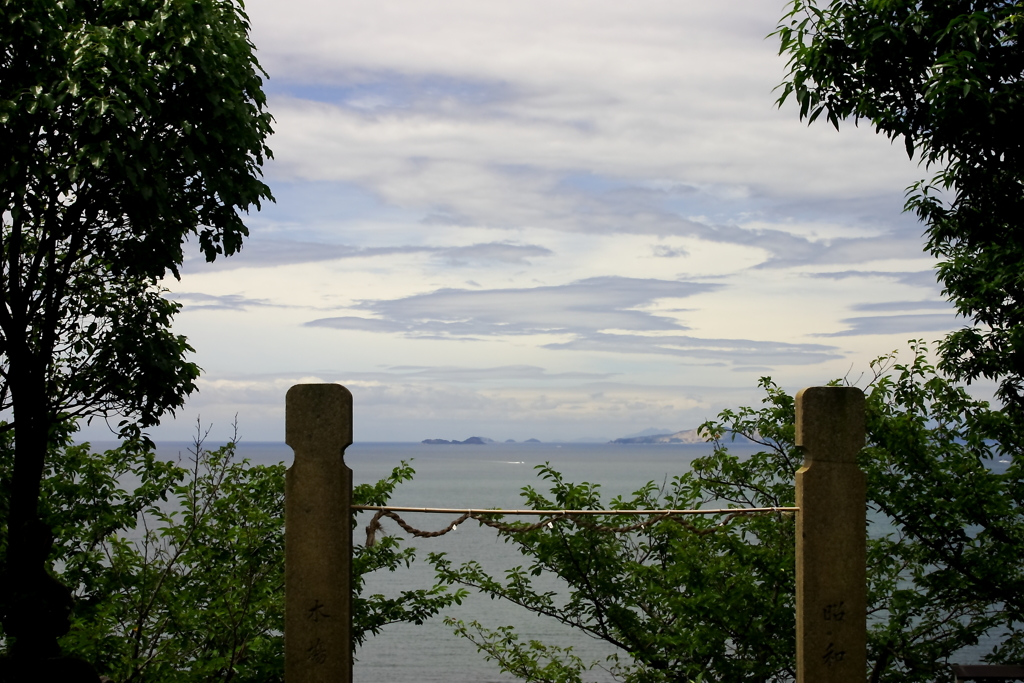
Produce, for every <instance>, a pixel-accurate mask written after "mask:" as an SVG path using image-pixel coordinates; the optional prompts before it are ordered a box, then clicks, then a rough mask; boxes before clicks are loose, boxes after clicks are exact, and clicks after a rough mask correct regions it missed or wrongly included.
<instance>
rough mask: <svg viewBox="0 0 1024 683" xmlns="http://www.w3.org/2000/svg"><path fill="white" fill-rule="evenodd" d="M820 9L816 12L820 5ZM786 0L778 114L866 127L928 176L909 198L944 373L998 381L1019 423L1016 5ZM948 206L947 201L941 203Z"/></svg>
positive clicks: (1023, 72) (1023, 64)
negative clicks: (936, 294) (934, 262)
mask: <svg viewBox="0 0 1024 683" xmlns="http://www.w3.org/2000/svg"><path fill="white" fill-rule="evenodd" d="M819 4H821V5H822V6H819ZM824 5H825V3H819V2H817V1H816V0H792V1H791V2H790V3H789V12H788V13H787V14H786V15H785V17H783V20H782V21H781V22H780V24H779V26H778V29H777V31H776V35H778V36H779V38H780V41H781V47H780V54H786V55H788V56H789V69H790V72H789V76H788V79H787V80H786V82H785V83H783V84H782V86H781V88H782V93H781V96H780V97H779V104H780V105H781V104H782V103H783V102H785V101H786V100H787V99H789V98H790V97H792V98H793V99H795V100H796V102H797V104H798V105H799V107H800V116H801V118H806V119H808V120H809V121H811V122H813V121H814V120H816V119H817V118H819V117H820V116H824V117H825V118H826V119H827V120H828V121H829V122H831V123H832V125H834V126H835V127H836V128H838V127H839V124H840V121H843V120H846V119H850V118H852V119H854V121H855V122H856V121H859V120H860V119H865V120H867V121H870V122H871V124H872V125H874V126H875V128H876V129H877V130H878V131H879V132H881V133H884V134H885V135H887V136H888V137H889V138H890V139H893V140H896V139H902V141H903V143H904V144H905V146H906V150H907V154H908V155H910V156H911V157H914V156H915V155H916V156H917V157H918V159H920V160H921V161H922V162H923V163H924V164H925V165H926V166H935V167H937V168H938V171H937V173H936V175H935V176H934V177H933V178H932V179H931V180H930V181H921V182H919V183H917V184H916V185H914V186H912V187H911V188H910V189H909V191H908V201H907V209H909V210H913V211H915V212H916V213H917V215H918V216H919V217H920V218H921V219H922V220H923V221H924V223H925V225H926V226H927V228H926V235H927V243H926V248H927V250H928V251H929V252H930V253H931V254H932V255H934V256H935V257H937V258H938V259H939V266H938V278H939V281H940V282H942V284H943V287H944V290H943V292H944V294H946V295H948V296H949V298H950V300H951V301H953V303H954V304H955V306H956V309H957V312H958V313H960V314H961V315H962V316H964V317H965V318H968V319H971V320H973V322H974V325H973V326H971V327H965V328H963V329H960V330H958V331H956V332H954V333H952V334H951V335H949V336H948V337H947V338H946V340H945V341H944V342H943V344H942V346H941V351H942V354H943V361H942V368H943V369H944V370H945V371H947V372H949V373H950V374H951V375H952V376H954V377H956V378H958V379H962V380H966V381H968V382H971V381H974V380H977V379H978V378H981V377H986V378H989V379H996V380H998V381H999V391H998V397H999V399H1000V400H1001V401H1002V402H1004V403H1005V405H1006V408H1007V410H1008V412H1009V413H1010V414H1011V415H1013V416H1016V417H1017V418H1018V419H1019V421H1021V423H1022V424H1024V278H1022V276H1021V272H1022V266H1024V225H1022V223H1021V216H1022V215H1024V129H1022V128H1021V126H1020V118H1021V113H1022V111H1024V50H1022V46H1021V44H1020V30H1021V27H1022V26H1024V6H1022V5H1021V3H1020V2H1019V0H924V1H923V2H922V1H918V0H914V1H911V0H832V1H831V2H829V3H828V4H827V6H824ZM946 197H948V198H949V201H944V199H945V198H946Z"/></svg>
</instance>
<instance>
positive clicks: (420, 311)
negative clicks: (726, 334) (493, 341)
mask: <svg viewBox="0 0 1024 683" xmlns="http://www.w3.org/2000/svg"><path fill="white" fill-rule="evenodd" d="M720 288H721V285H717V284H704V283H695V282H676V281H671V280H653V279H639V278H625V277H607V276H606V277H595V278H588V279H585V280H580V281H578V282H574V283H571V284H567V285H557V286H547V287H532V288H520V289H490V290H467V289H441V290H437V291H435V292H430V293H428V294H418V295H414V296H409V297H403V298H400V299H391V300H380V301H370V302H364V303H362V304H360V305H359V306H358V308H363V309H365V310H367V311H368V312H371V313H373V314H375V315H377V316H378V317H376V318H358V317H352V316H345V317H338V318H321V319H319V320H313V321H310V322H308V323H306V325H308V326H311V327H331V328H335V329H364V330H373V331H379V332H394V331H398V330H402V331H404V332H406V333H407V334H408V335H410V336H421V335H440V336H456V335H473V336H476V337H485V336H501V337H505V336H510V335H536V334H580V333H591V332H596V331H598V330H603V329H627V330H634V331H637V332H641V331H682V330H685V329H686V326H685V325H682V324H681V323H679V322H678V321H677V320H676V319H675V318H670V317H666V316H661V315H656V314H654V313H650V312H647V311H641V310H636V308H637V307H639V306H642V305H646V304H650V303H651V302H654V301H657V300H659V299H669V298H683V297H689V296H693V295H695V294H700V293H704V292H710V291H715V290H717V289H720Z"/></svg>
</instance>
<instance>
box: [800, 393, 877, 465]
mask: <svg viewBox="0 0 1024 683" xmlns="http://www.w3.org/2000/svg"><path fill="white" fill-rule="evenodd" d="M796 405H797V409H796V445H797V446H802V447H803V449H804V457H805V458H807V460H816V461H819V462H838V463H855V462H856V461H857V453H859V452H860V449H861V448H863V447H864V392H863V391H861V390H860V389H858V388H857V387H808V388H806V389H801V390H800V391H799V392H798V393H797V395H796Z"/></svg>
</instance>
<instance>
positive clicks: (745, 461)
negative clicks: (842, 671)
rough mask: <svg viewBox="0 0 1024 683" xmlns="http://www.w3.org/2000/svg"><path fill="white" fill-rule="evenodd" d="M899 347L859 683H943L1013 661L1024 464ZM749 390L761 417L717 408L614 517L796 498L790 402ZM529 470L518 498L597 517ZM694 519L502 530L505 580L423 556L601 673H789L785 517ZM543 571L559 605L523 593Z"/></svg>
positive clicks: (885, 389) (918, 353) (877, 384)
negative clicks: (579, 639)
mask: <svg viewBox="0 0 1024 683" xmlns="http://www.w3.org/2000/svg"><path fill="white" fill-rule="evenodd" d="M912 354H913V359H912V360H911V362H909V363H905V364H904V363H899V362H898V359H897V358H896V357H895V355H889V356H884V357H882V358H880V359H879V360H877V361H876V362H875V363H874V364H873V368H874V374H873V377H872V379H871V380H870V382H869V383H868V386H867V387H866V393H867V398H868V400H867V409H868V414H867V418H868V419H867V427H868V447H867V448H865V450H864V451H863V452H862V454H861V456H860V458H859V463H860V465H861V467H862V468H863V469H864V470H865V472H866V473H867V479H868V503H869V517H868V519H869V527H868V530H867V533H868V567H867V570H868V572H867V575H868V610H869V633H868V667H869V668H868V671H866V672H865V676H866V678H867V679H868V680H869V681H871V682H872V683H882V682H884V683H897V682H898V683H904V682H909V683H926V682H930V681H934V680H938V678H939V677H942V676H944V675H948V669H947V661H948V659H949V657H950V655H951V654H952V653H954V652H956V651H958V650H960V649H961V648H963V647H965V646H969V645H975V644H977V643H978V641H979V639H980V638H981V637H983V636H985V635H987V634H989V635H991V634H1004V635H1006V636H1007V637H1006V639H1005V641H1004V642H1003V643H1002V644H1001V645H1000V646H998V648H997V649H996V650H995V651H994V652H992V653H990V654H989V655H988V659H989V661H992V662H1014V661H1020V659H1021V658H1022V656H1024V638H1022V634H1021V632H1020V630H1019V628H1018V627H1017V625H1019V624H1020V623H1021V621H1022V619H1021V600H1020V593H1019V592H1018V593H1017V594H1016V595H1014V596H1011V597H1012V599H1011V600H1007V599H1006V593H1005V592H1004V590H1003V589H1004V587H1006V586H1012V587H1016V588H1018V589H1019V588H1020V587H1021V586H1022V581H1024V570H1022V569H1021V567H1020V562H1019V557H1020V555H1021V551H1022V549H1024V515H1022V514H1021V512H1020V507H1019V501H1020V499H1021V497H1022V496H1024V472H1022V470H1021V466H1020V464H1019V463H1012V464H1009V465H1008V466H1007V467H1006V468H1005V471H1001V470H1003V469H1004V468H1003V465H1005V464H1006V463H999V462H997V461H998V458H999V455H1000V448H1001V447H1000V444H999V443H998V442H996V441H994V440H993V439H992V438H991V434H992V433H993V432H992V429H995V431H996V432H998V431H999V428H1000V425H1002V424H1004V423H1005V422H1006V421H1007V418H1006V416H1005V414H1003V413H1001V412H999V411H994V410H992V409H991V408H990V407H989V406H988V405H987V404H986V403H985V402H983V401H977V400H975V399H972V398H971V397H970V396H969V395H968V394H967V393H966V392H965V391H964V389H963V387H960V386H958V385H956V384H955V383H952V382H950V381H949V380H948V379H946V378H944V377H943V376H941V375H940V374H938V373H936V371H935V369H934V368H933V367H932V366H931V365H929V363H928V360H927V357H928V352H927V349H926V348H925V347H924V346H923V345H920V344H915V345H914V347H913V349H912ZM761 384H762V387H763V389H764V390H765V393H766V396H765V399H764V404H763V406H762V407H760V408H740V409H737V410H726V411H723V412H722V413H721V414H720V415H719V417H718V419H716V420H711V421H709V422H707V423H705V424H704V425H702V427H701V429H702V431H703V433H704V434H705V435H707V436H708V437H709V438H710V439H711V440H712V442H713V446H714V452H713V453H712V454H711V455H709V456H704V457H700V458H697V459H696V460H694V461H693V463H692V466H691V470H690V471H689V472H687V473H685V474H683V475H680V476H678V477H675V478H673V479H672V481H671V482H670V483H668V484H666V485H665V486H662V487H657V486H655V485H654V484H653V483H652V484H648V485H647V486H646V487H644V488H643V489H641V490H640V491H637V492H636V493H635V494H634V496H633V498H632V499H631V500H622V499H616V500H613V501H612V502H611V506H610V507H612V508H648V509H649V508H651V507H668V506H671V507H676V508H684V507H697V506H701V505H709V504H710V505H711V506H714V507H720V506H721V505H722V504H728V505H730V506H738V507H755V506H756V507H773V506H790V505H792V504H793V499H794V477H795V474H796V470H797V469H798V468H799V467H800V466H801V464H802V460H803V456H802V454H801V453H800V450H799V449H798V448H796V446H795V444H794V433H795V429H794V422H795V402H794V399H793V397H792V396H790V395H789V394H787V393H786V392H785V391H783V390H782V389H780V388H779V387H778V386H777V385H776V384H774V383H773V382H772V381H771V380H770V379H769V378H763V379H762V382H761ZM740 437H742V438H744V439H748V440H750V441H752V442H754V443H756V444H757V445H758V446H759V447H760V450H759V452H757V453H755V454H753V455H751V456H749V457H739V456H737V455H735V454H733V453H731V452H730V451H729V448H728V442H729V441H730V440H731V439H734V438H740ZM540 473H541V476H543V477H544V478H545V479H546V480H547V481H548V482H549V483H550V485H551V489H552V493H551V496H550V498H548V497H544V496H540V495H539V494H537V493H536V491H534V490H533V489H526V490H524V494H523V495H524V497H525V498H526V499H527V501H528V502H529V504H530V505H531V506H534V507H535V508H538V509H564V508H590V509H595V508H601V507H602V504H601V501H600V499H599V496H598V493H599V489H598V487H597V486H596V485H593V484H578V485H577V484H571V483H568V482H565V481H564V480H563V479H562V478H561V476H560V475H558V474H557V473H556V472H554V471H552V470H551V469H550V467H542V468H541V469H540ZM1014 501H1017V504H1015V503H1014ZM588 520H589V517H588ZM598 524H599V525H604V526H605V527H607V526H614V525H617V524H621V521H618V520H615V518H606V519H601V520H600V521H599V522H598ZM692 525H693V526H692V528H687V527H685V526H683V525H680V524H679V523H678V522H675V521H671V520H668V519H665V520H660V521H659V520H653V521H651V522H650V523H649V524H647V525H646V526H644V527H640V528H634V529H632V530H631V531H630V532H628V533H623V534H612V533H609V532H608V531H607V529H601V528H597V527H595V526H594V524H591V523H590V522H589V521H587V520H578V521H573V522H567V521H562V522H558V523H555V524H553V525H552V526H551V527H547V526H541V527H539V528H537V529H533V530H529V531H523V532H511V533H507V532H502V534H501V535H502V537H503V538H504V540H505V541H506V542H509V543H515V544H516V545H518V546H519V549H520V551H521V552H522V553H523V555H524V556H525V557H527V558H528V562H529V565H528V566H526V567H516V568H513V569H511V570H509V571H508V572H507V573H506V576H505V577H504V580H502V579H499V578H495V577H493V576H490V575H489V574H487V573H486V572H484V571H483V570H482V569H481V567H480V566H479V565H478V564H476V563H474V562H468V563H465V564H463V565H462V566H461V567H455V566H453V565H452V564H451V562H450V561H449V560H447V558H445V557H444V556H443V555H436V556H434V557H433V558H432V560H433V562H434V563H435V566H436V567H437V569H438V572H439V577H440V578H441V579H442V580H443V581H446V582H449V583H453V584H462V585H467V586H473V587H476V588H478V589H479V590H482V591H483V592H485V593H487V594H489V595H491V596H492V597H496V598H502V599H506V600H510V601H512V602H513V603H515V604H518V605H521V606H522V607H524V608H526V609H528V610H530V611H533V612H535V613H538V614H545V615H547V616H550V617H553V618H555V619H558V620H559V621H561V622H563V623H565V624H568V625H570V626H574V627H575V628H578V629H580V630H582V631H583V632H585V633H588V634H590V635H591V636H593V637H597V638H601V639H603V640H605V641H607V642H609V643H611V644H613V645H615V646H616V647H618V648H620V650H621V654H622V656H621V657H620V661H617V662H614V663H613V665H612V666H613V669H614V670H615V671H616V673H618V674H619V675H620V676H621V677H622V678H623V679H624V680H626V681H631V682H635V683H653V682H655V681H666V682H667V681H696V680H701V681H704V682H707V683H710V682H712V681H722V682H729V683H733V682H736V681H750V682H755V681H756V682H767V681H772V682H776V681H778V682H781V681H791V680H792V679H793V677H794V670H793V667H794V660H795V623H794V621H793V611H794V607H795V604H794V603H795V594H794V571H795V557H794V552H795V548H794V546H795V539H794V536H793V534H794V524H793V520H792V518H791V517H786V516H782V515H765V516H756V517H733V518H732V519H724V520H723V519H719V520H711V519H707V518H702V519H697V520H694V521H693V522H692ZM716 525H717V526H716ZM520 526H521V527H523V526H526V525H520ZM544 574H547V575H553V576H554V577H557V578H558V579H560V580H561V581H562V582H563V583H564V585H565V586H566V589H567V596H558V595H554V594H552V593H550V592H547V591H541V590H537V589H535V588H534V586H533V584H532V577H534V576H539V575H544ZM985 586H988V587H989V590H986V591H979V590H978V588H979V587H985ZM452 624H453V625H455V626H456V633H458V634H460V635H462V636H463V637H467V638H469V639H470V640H472V641H473V642H474V643H476V644H477V646H478V648H480V649H481V650H482V651H483V652H485V653H486V654H487V656H489V657H491V658H493V659H496V660H497V661H498V662H499V665H500V666H501V667H502V668H503V670H505V671H509V672H511V673H513V674H515V675H517V676H519V677H520V678H522V679H524V680H527V681H538V682H550V683H572V682H574V681H576V682H578V681H582V680H583V677H584V675H585V671H586V670H587V669H588V668H590V667H591V666H595V665H600V663H599V662H597V663H586V662H582V661H580V660H579V659H578V658H576V657H575V656H574V655H573V654H572V653H571V651H569V652H567V651H566V650H565V649H562V648H559V647H557V646H555V645H553V644H550V643H547V644H540V643H531V642H527V643H523V642H520V641H519V639H518V638H517V636H516V634H515V633H514V631H513V630H512V629H511V628H507V627H506V628H499V629H498V630H490V629H488V628H485V627H483V626H481V625H480V624H476V623H471V624H465V623H462V622H457V621H453V622H452Z"/></svg>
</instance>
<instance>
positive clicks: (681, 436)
mask: <svg viewBox="0 0 1024 683" xmlns="http://www.w3.org/2000/svg"><path fill="white" fill-rule="evenodd" d="M706 442H707V439H705V438H704V437H702V436H701V435H700V434H699V432H698V430H696V429H685V430H683V431H681V432H675V433H674V434H651V435H647V436H634V437H632V438H626V439H614V440H612V441H609V442H608V443H643V444H662V443H706Z"/></svg>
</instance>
